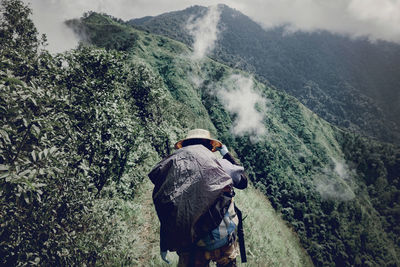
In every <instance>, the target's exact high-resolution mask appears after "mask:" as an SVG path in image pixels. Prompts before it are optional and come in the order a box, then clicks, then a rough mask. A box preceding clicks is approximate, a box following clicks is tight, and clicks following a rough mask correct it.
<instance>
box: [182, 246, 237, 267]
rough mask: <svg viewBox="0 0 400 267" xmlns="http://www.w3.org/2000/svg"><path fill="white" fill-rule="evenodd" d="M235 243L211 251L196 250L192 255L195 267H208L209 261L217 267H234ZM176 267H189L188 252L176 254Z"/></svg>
mask: <svg viewBox="0 0 400 267" xmlns="http://www.w3.org/2000/svg"><path fill="white" fill-rule="evenodd" d="M237 247H238V245H237V242H236V241H235V242H233V244H230V245H226V246H224V247H221V248H218V249H216V250H212V251H205V250H201V249H196V250H195V251H194V252H193V253H194V263H195V264H194V266H195V267H208V266H209V264H210V261H214V262H216V263H217V266H218V267H223V266H224V267H235V266H236V257H237V255H238V254H239V253H238V248H237ZM178 255H179V262H178V267H188V266H190V252H178Z"/></svg>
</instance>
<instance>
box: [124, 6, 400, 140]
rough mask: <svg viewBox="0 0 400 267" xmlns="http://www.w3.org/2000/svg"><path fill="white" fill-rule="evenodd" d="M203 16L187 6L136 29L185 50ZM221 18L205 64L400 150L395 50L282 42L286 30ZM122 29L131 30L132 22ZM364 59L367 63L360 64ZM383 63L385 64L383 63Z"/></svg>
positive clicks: (231, 15)
mask: <svg viewBox="0 0 400 267" xmlns="http://www.w3.org/2000/svg"><path fill="white" fill-rule="evenodd" d="M205 10H206V8H205V7H200V6H193V7H189V8H187V9H185V10H182V11H176V12H174V13H173V14H174V15H173V16H172V15H171V13H166V14H163V15H162V16H155V17H152V18H151V19H150V20H148V21H147V22H146V23H142V24H141V25H137V26H138V27H141V28H142V29H145V30H149V31H151V32H153V33H157V34H162V35H165V36H169V37H171V38H173V39H177V40H179V41H182V42H184V43H186V44H188V45H191V44H192V42H193V40H192V39H191V37H190V35H189V34H188V33H187V31H185V29H184V27H185V26H184V22H185V21H187V19H188V17H190V16H198V15H199V14H202V13H203V12H205ZM220 11H221V20H220V24H219V26H218V27H219V29H220V38H219V39H218V41H217V45H216V48H215V50H214V52H213V53H212V55H211V57H213V58H215V59H217V60H219V61H222V62H225V63H227V64H229V65H230V66H236V67H239V68H242V69H245V70H250V71H252V72H254V73H255V74H256V75H257V77H258V78H261V79H262V80H264V81H268V82H270V83H271V84H272V85H274V86H276V87H277V88H278V89H281V90H284V91H286V92H288V93H289V94H292V95H294V96H295V97H296V98H298V99H299V100H300V101H301V102H302V103H303V104H305V105H306V106H307V107H309V108H311V109H312V110H313V111H314V112H316V113H317V114H319V115H320V116H322V117H323V118H325V119H326V120H328V121H329V122H331V123H334V124H335V125H339V126H340V127H343V128H347V129H349V130H353V131H357V132H358V133H362V134H365V135H369V136H375V137H377V138H378V139H380V140H383V141H387V142H397V143H398V142H399V140H400V139H399V136H400V134H399V133H400V128H399V123H400V121H399V119H398V118H399V117H400V115H399V114H400V113H399V112H400V109H399V108H398V106H399V105H398V103H399V102H400V95H399V93H398V90H396V88H398V87H399V86H400V81H399V78H398V77H399V76H400V75H397V74H398V73H400V69H399V68H398V65H399V64H396V63H395V62H399V61H400V46H398V45H395V44H392V43H388V42H382V41H380V42H379V41H378V42H377V43H375V44H371V43H370V42H369V41H368V40H366V39H362V38H359V39H354V40H352V39H349V38H347V37H343V36H340V35H333V34H330V33H328V32H326V31H318V32H316V33H301V32H296V33H290V34H286V30H285V27H278V28H274V29H270V30H264V29H263V28H262V27H261V26H260V25H259V24H257V23H256V22H254V21H252V20H251V19H250V18H249V17H247V16H245V15H243V14H242V13H240V12H239V11H237V10H234V9H231V8H229V7H227V6H225V5H224V6H220ZM196 14H197V15H196ZM128 23H129V24H131V25H134V24H135V20H130V21H128ZM363 54H364V55H369V56H368V57H367V58H363V56H362V55H363ZM386 58H390V59H391V60H390V61H387V62H386V61H385V60H386ZM390 62H393V64H391V63H390ZM303 69H304V70H303ZM379 85H380V86H381V87H382V88H381V89H380V90H378V89H377V86H379ZM382 90H384V91H383V93H378V92H380V91H382ZM335 92H338V93H339V94H337V93H335ZM382 121H383V122H382Z"/></svg>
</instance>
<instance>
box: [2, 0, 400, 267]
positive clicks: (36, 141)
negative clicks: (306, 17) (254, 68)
mask: <svg viewBox="0 0 400 267" xmlns="http://www.w3.org/2000/svg"><path fill="white" fill-rule="evenodd" d="M1 5H2V7H4V9H1V10H2V12H3V13H2V16H0V18H1V27H0V36H1V39H0V47H1V50H0V51H1V52H0V66H1V68H0V70H1V71H0V90H1V91H0V94H1V97H0V112H1V129H0V149H1V154H0V207H1V208H0V225H1V228H0V236H1V238H0V255H1V257H0V262H1V265H8V266H13V265H89V266H96V265H100V266H104V265H106V266H110V265H111V266H122V265H123V266H160V265H161V264H162V263H161V261H160V258H159V256H158V253H159V251H158V249H159V248H158V240H157V238H158V235H157V231H158V229H157V227H158V226H157V219H156V217H155V212H154V209H153V208H152V205H151V190H152V185H151V183H149V181H148V179H147V178H146V174H147V173H148V172H149V170H150V169H151V167H152V166H153V165H154V164H155V163H156V162H157V161H159V160H160V159H161V158H162V157H164V156H166V155H168V154H169V153H171V152H172V151H173V145H174V143H175V142H176V141H177V140H179V139H180V138H182V137H184V135H185V132H186V131H187V130H188V129H191V128H194V127H202V128H206V129H209V130H210V131H211V132H212V133H213V134H214V135H215V136H216V137H217V138H218V139H220V140H221V141H223V142H224V143H225V144H227V145H228V146H229V148H230V150H231V151H233V152H235V153H236V154H237V156H238V157H239V158H240V160H241V162H242V163H243V165H244V166H245V167H246V170H247V172H248V174H249V177H250V179H251V181H252V184H253V185H254V187H255V188H253V187H251V188H249V189H247V190H246V191H244V192H238V196H237V202H238V204H239V205H240V206H241V207H242V209H243V210H244V213H245V214H246V215H248V217H247V218H246V220H245V223H244V224H245V230H246V241H247V247H248V254H249V255H248V256H249V264H248V266H263V264H268V265H273V266H289V265H290V266H292V265H294V266H309V265H311V262H310V260H309V258H308V257H311V260H312V263H313V264H314V265H316V266H326V265H339V266H350V265H354V266H376V265H383V266H395V265H398V264H399V263H400V258H399V257H400V246H399V244H400V239H399V233H400V228H399V221H400V217H399V214H400V205H399V203H400V188H399V187H400V184H399V182H400V180H399V179H400V177H399V174H400V150H399V148H398V147H396V146H394V145H390V144H383V143H379V142H376V141H373V140H370V139H367V138H363V137H361V136H359V135H356V134H354V133H348V132H345V131H343V130H340V129H338V128H336V127H335V126H332V125H331V124H329V123H328V122H326V121H324V120H323V119H321V118H319V117H318V116H317V115H316V114H314V113H313V112H311V111H310V110H309V109H308V108H306V107H305V106H304V105H302V104H301V103H300V102H299V101H297V100H296V99H295V98H294V97H291V96H289V95H287V94H285V93H283V92H281V91H278V90H276V89H274V88H272V87H270V86H268V85H265V84H263V83H260V82H259V81H257V80H255V79H253V78H252V77H251V76H250V75H249V74H247V73H245V72H242V71H240V70H235V69H232V68H230V67H228V66H226V65H224V64H221V63H218V62H215V61H213V60H211V59H203V60H200V61H195V60H193V59H192V57H191V50H190V49H189V48H188V47H187V46H186V45H184V44H183V43H179V42H177V41H174V40H171V39H169V38H166V37H162V36H158V35H153V34H150V33H148V32H144V31H140V30H137V29H134V28H132V27H131V26H129V25H128V24H126V23H124V22H122V21H121V20H118V19H114V18H112V17H110V16H107V15H101V14H97V13H87V14H85V16H84V17H83V18H82V19H81V20H72V21H69V22H68V25H70V26H72V27H74V29H75V30H76V31H77V32H81V33H85V37H86V39H85V40H84V41H85V43H90V44H91V45H90V44H89V45H88V44H86V45H85V44H82V45H81V47H80V48H78V49H76V50H72V51H69V52H66V53H63V54H59V55H50V54H49V53H48V52H46V51H45V50H43V49H42V46H41V40H40V39H38V38H37V31H36V30H35V28H34V25H33V24H32V22H31V21H30V19H29V14H30V11H29V9H28V8H26V7H25V6H24V5H23V4H22V2H21V1H19V0H3V1H2V2H1ZM3 10H4V11H3ZM10 14H12V15H10ZM3 37H5V38H3ZM21 44H24V45H21ZM199 81H200V82H199ZM242 81H245V82H247V83H248V84H251V85H252V88H253V92H256V93H257V94H258V95H260V96H262V97H261V98H262V99H264V101H261V102H258V104H257V106H256V108H255V113H257V114H258V115H260V114H261V118H262V120H261V122H262V124H263V125H264V126H265V129H264V131H261V132H257V131H256V130H253V132H250V133H246V132H244V133H243V132H239V133H237V132H236V134H233V132H235V129H236V127H237V126H238V125H237V122H238V121H240V117H241V115H240V114H238V113H235V109H230V107H229V106H227V103H226V102H224V101H223V98H224V97H229V95H235V91H237V90H241V88H240V87H238V85H241V84H242ZM245 84H246V83H245ZM228 89H229V90H228ZM225 90H228V91H227V92H228V93H227V94H225V96H223V95H221V93H222V92H224V91H225ZM255 113H254V114H253V115H254V116H256V114H255ZM252 117H253V116H250V117H245V119H246V120H251V119H252ZM257 133H258V135H257V137H255V134H257ZM260 192H262V193H264V195H265V196H266V197H267V198H268V200H269V201H270V203H271V206H270V204H269V202H268V201H267V200H266V199H265V197H264V195H262V194H261V193H260ZM272 208H273V209H274V210H273V209H272ZM282 219H284V220H285V222H283V221H282ZM286 224H287V225H286ZM292 231H293V232H292ZM307 254H308V255H307ZM173 259H174V260H175V261H176V257H174V258H173Z"/></svg>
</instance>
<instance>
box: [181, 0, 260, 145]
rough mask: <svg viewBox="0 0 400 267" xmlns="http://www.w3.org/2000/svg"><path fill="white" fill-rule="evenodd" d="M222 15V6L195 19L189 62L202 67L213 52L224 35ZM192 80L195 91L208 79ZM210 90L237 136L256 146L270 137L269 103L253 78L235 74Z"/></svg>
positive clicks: (190, 24)
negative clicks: (266, 116)
mask: <svg viewBox="0 0 400 267" xmlns="http://www.w3.org/2000/svg"><path fill="white" fill-rule="evenodd" d="M220 15H221V13H220V10H219V8H218V6H211V7H209V8H208V9H207V11H206V12H205V13H204V15H203V16H201V17H199V18H196V19H195V18H193V17H191V18H189V20H188V21H187V23H186V25H187V26H186V30H187V31H188V33H189V34H190V35H191V36H192V37H193V40H194V42H193V53H192V54H191V55H189V58H190V60H192V61H193V62H194V63H195V65H196V66H198V67H199V66H200V65H201V64H203V63H204V59H205V58H206V56H208V55H209V54H210V53H211V52H212V50H213V49H214V47H215V42H216V41H217V40H218V35H219V34H220V33H221V32H220V31H219V30H218V22H219V20H220ZM188 77H189V78H190V80H191V81H192V82H193V84H194V86H195V87H197V88H200V87H201V86H202V85H203V82H204V78H201V77H200V76H198V75H196V74H195V73H193V72H192V73H190V74H189V75H188ZM208 89H209V90H210V92H211V93H212V94H215V95H217V96H218V99H219V100H220V101H221V103H222V104H223V105H224V107H225V109H226V110H227V111H228V112H230V113H231V114H232V115H233V117H234V121H233V126H232V129H231V131H232V134H233V135H235V136H243V135H245V134H248V135H250V137H251V140H252V141H255V142H256V141H258V140H260V138H261V137H262V136H264V135H265V134H266V132H267V131H266V129H265V126H264V124H263V120H264V115H263V114H264V113H265V112H266V102H267V101H266V100H265V99H264V98H263V97H262V96H261V94H260V93H259V92H257V91H255V89H254V81H253V77H251V76H250V77H245V76H243V75H241V74H232V75H230V76H228V77H226V78H225V79H223V80H222V82H219V83H212V84H211V85H208Z"/></svg>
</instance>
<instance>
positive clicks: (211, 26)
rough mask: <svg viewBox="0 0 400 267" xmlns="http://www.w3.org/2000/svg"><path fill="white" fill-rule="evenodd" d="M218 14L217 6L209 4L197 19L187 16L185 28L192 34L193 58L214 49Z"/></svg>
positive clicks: (197, 57) (202, 55)
mask: <svg viewBox="0 0 400 267" xmlns="http://www.w3.org/2000/svg"><path fill="white" fill-rule="evenodd" d="M220 15H221V13H220V10H219V8H218V6H211V7H209V8H208V9H207V13H206V14H205V15H204V16H202V17H200V18H197V19H195V18H194V17H191V18H189V20H188V22H187V24H186V30H187V31H188V32H189V34H190V35H192V36H193V41H194V42H193V50H194V51H193V56H194V58H195V59H202V58H204V57H205V56H206V55H208V54H209V53H210V52H211V51H212V50H213V49H214V47H215V42H216V41H217V39H218V34H219V31H218V27H217V26H218V22H219V19H220Z"/></svg>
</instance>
